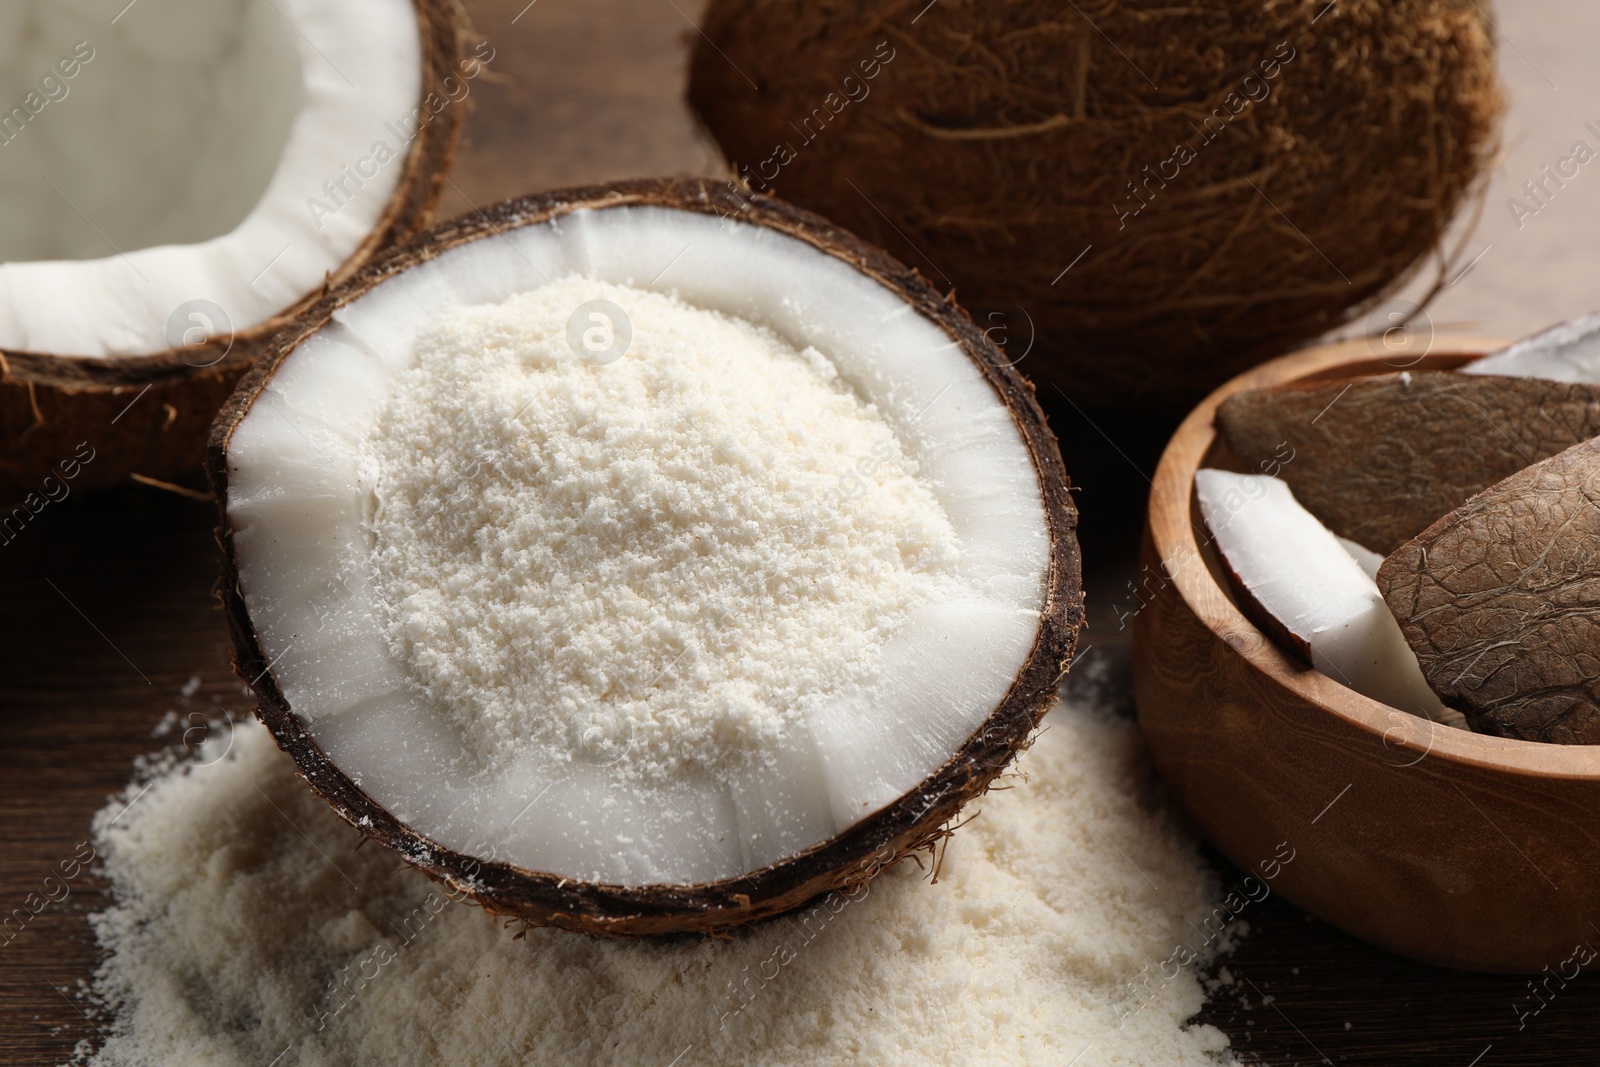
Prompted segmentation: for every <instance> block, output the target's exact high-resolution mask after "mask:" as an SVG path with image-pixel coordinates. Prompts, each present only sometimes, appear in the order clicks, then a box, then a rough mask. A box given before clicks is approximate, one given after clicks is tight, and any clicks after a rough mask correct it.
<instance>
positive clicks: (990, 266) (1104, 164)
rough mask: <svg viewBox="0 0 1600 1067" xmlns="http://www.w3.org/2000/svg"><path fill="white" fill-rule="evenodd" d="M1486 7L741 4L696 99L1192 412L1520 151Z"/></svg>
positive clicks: (942, 274)
mask: <svg viewBox="0 0 1600 1067" xmlns="http://www.w3.org/2000/svg"><path fill="white" fill-rule="evenodd" d="M1480 4H1481V5H1482V6H1486V5H1487V0H1480V3H1473V2H1472V0H1335V2H1333V3H1329V2H1328V0H1280V2H1273V0H1266V2H1262V0H1250V2H1247V0H1224V2H1218V3H1214V4H1209V5H1205V6H1204V7H1201V6H1199V5H1192V6H1191V5H1175V4H1171V3H1170V2H1169V0H1140V2H1122V0H1077V2H1076V3H1066V2H1061V0H1010V2H996V0H936V2H935V3H933V4H929V2H928V0H806V2H804V3H800V2H796V0H781V2H775V0H713V2H712V4H711V6H710V9H709V10H708V12H707V14H706V16H705V18H704V21H703V23H702V29H703V31H704V36H703V37H702V38H700V39H699V43H698V44H697V46H696V48H695V52H694V56H693V60H692V65H691V75H690V88H689V95H690V100H691V102H692V103H693V105H694V107H695V108H696V110H697V111H698V113H699V114H700V116H701V117H702V119H703V121H704V122H705V124H706V126H707V127H708V128H709V130H710V131H711V132H712V134H713V135H714V136H715V137H716V138H717V140H718V141H719V143H720V144H721V145H722V147H723V149H724V150H725V151H726V153H727V155H728V156H729V158H730V161H731V162H732V163H733V165H734V167H735V169H736V170H737V171H738V173H739V174H740V176H741V177H742V178H743V179H744V180H745V181H746V182H748V183H749V184H750V185H751V186H753V187H754V188H756V189H758V190H761V191H771V192H775V193H777V195H780V196H782V197H785V198H787V199H790V200H793V201H796V202H797V203H799V204H801V205H803V206H805V207H808V208H810V209H812V210H814V211H817V212H819V213H821V214H823V215H826V216H828V217H829V218H831V219H833V220H834V221H836V222H838V223H840V224H842V225H844V226H846V227H848V228H850V229H852V230H854V231H856V232H857V233H858V234H861V235H862V236H864V237H866V238H868V239H869V240H872V241H875V242H877V243H879V244H881V245H883V246H884V247H886V248H888V249H889V250H890V251H891V252H892V253H894V254H895V255H896V256H898V257H899V258H901V259H902V260H904V261H905V262H906V263H908V264H910V265H912V266H914V267H916V268H917V269H918V270H920V271H921V272H922V273H923V274H924V275H926V276H927V277H928V278H929V279H930V280H931V281H932V282H933V283H934V284H935V285H936V286H940V287H942V288H945V289H947V290H949V289H953V290H954V291H955V293H956V297H957V299H959V300H960V301H961V302H962V303H963V304H964V305H966V306H967V307H969V308H971V309H972V311H973V314H974V317H975V319H977V321H978V322H979V324H980V325H982V326H985V327H986V328H988V329H990V330H991V336H992V337H993V338H994V339H995V340H997V341H1003V342H1004V343H1005V344H1006V346H1007V350H1008V353H1014V358H1017V359H1019V363H1018V366H1019V369H1021V370H1023V371H1024V372H1025V373H1026V374H1028V375H1030V376H1031V377H1033V378H1034V379H1035V381H1036V382H1038V383H1039V384H1040V386H1041V388H1044V387H1046V386H1048V385H1056V386H1059V387H1060V388H1061V389H1062V390H1063V391H1064V392H1066V393H1067V394H1068V396H1070V397H1071V398H1072V399H1073V401H1074V402H1076V403H1079V404H1084V405H1093V406H1101V407H1106V406H1113V407H1134V406H1148V405H1155V406H1158V407H1165V408H1181V407H1184V406H1187V405H1189V404H1191V403H1193V402H1194V401H1195V400H1196V399H1197V398H1198V397H1199V396H1200V395H1202V394H1203V393H1204V392H1205V391H1207V390H1208V389H1209V388H1211V387H1212V386H1214V385H1216V384H1217V383H1218V382H1220V381H1222V380H1224V379H1226V378H1228V377H1230V376H1231V375H1233V374H1235V373H1237V372H1238V371H1240V370H1242V369H1244V368H1245V367H1247V366H1250V365H1252V364H1254V363H1256V362H1259V361H1260V360H1262V359H1264V358H1267V357H1270V356H1273V355H1276V354H1280V353H1282V352H1283V351H1285V350H1287V349H1289V348H1291V347H1293V346H1295V345H1296V344H1298V343H1300V342H1303V341H1306V340H1308V339H1310V338H1312V337H1315V336H1317V335H1318V334H1321V333H1323V332H1325V331H1326V330H1328V329H1330V328H1332V327H1334V326H1337V325H1339V324H1340V323H1341V322H1343V321H1345V320H1346V319H1347V318H1349V317H1350V316H1352V315H1353V314H1355V313H1357V312H1359V311H1360V310H1361V309H1363V308H1364V307H1367V306H1370V305H1371V304H1373V303H1375V302H1377V301H1378V300H1380V299H1381V298H1382V297H1383V296H1384V295H1385V294H1386V293H1387V292H1389V291H1390V290H1391V289H1393V288H1394V287H1395V286H1396V285H1397V284H1398V283H1400V282H1401V281H1403V280H1404V279H1405V278H1406V277H1407V276H1408V275H1409V274H1410V273H1411V272H1413V271H1414V270H1416V269H1417V268H1418V267H1420V266H1421V265H1422V264H1423V263H1425V262H1426V261H1427V259H1428V254H1429V252H1430V251H1433V250H1436V249H1439V247H1440V244H1441V239H1442V237H1443V235H1444V232H1445V230H1446V227H1447V226H1448V224H1449V222H1450V220H1451V218H1452V216H1453V215H1454V214H1455V213H1456V211H1457V209H1458V208H1460V207H1461V206H1462V204H1463V203H1464V202H1467V201H1468V200H1469V198H1470V197H1471V196H1472V195H1473V194H1474V193H1475V192H1476V191H1477V190H1478V189H1480V188H1481V182H1480V178H1481V176H1482V175H1483V174H1484V172H1485V170H1486V165H1487V164H1488V163H1489V161H1490V160H1491V159H1492V157H1493V155H1494V153H1495V151H1496V147H1497V130H1498V120H1499V116H1500V114H1501V111H1502V108H1503V105H1502V98H1501V91H1500V87H1499V82H1498V80H1497V77H1496V74H1495V69H1494V51H1495V50H1494V46H1493V42H1492V40H1491V36H1490V30H1489V27H1488V26H1487V24H1486V15H1485V14H1484V12H1483V10H1482V7H1481V6H1480ZM885 55H892V58H890V59H888V60H887V61H884V62H880V63H879V65H878V67H877V68H876V71H875V74H874V76H873V77H871V78H870V79H869V78H867V77H865V73H866V71H868V70H872V69H873V68H872V67H871V66H870V63H869V61H872V60H874V59H880V60H881V59H882V57H883V56H885ZM1274 62H1275V63H1276V66H1275V67H1274V66H1273V65H1272V64H1273V63H1274ZM864 63H868V64H869V65H867V66H865V67H864V66H863V64H864ZM1268 71H1270V72H1271V73H1270V74H1269V73H1267V72H1268ZM847 78H848V79H850V80H849V81H846V79H847ZM1247 78H1248V79H1249V80H1248V81H1247ZM830 94H833V95H832V96H830ZM1230 94H1231V95H1230ZM1180 145H1184V146H1188V148H1189V158H1187V159H1185V158H1184V157H1183V155H1182V153H1181V152H1180V151H1179V146H1180ZM1080 257H1081V258H1080ZM1441 259H1442V256H1441ZM1069 265H1070V269H1068V267H1069ZM1063 272H1064V273H1063ZM1048 391H1049V390H1048V389H1046V392H1048Z"/></svg>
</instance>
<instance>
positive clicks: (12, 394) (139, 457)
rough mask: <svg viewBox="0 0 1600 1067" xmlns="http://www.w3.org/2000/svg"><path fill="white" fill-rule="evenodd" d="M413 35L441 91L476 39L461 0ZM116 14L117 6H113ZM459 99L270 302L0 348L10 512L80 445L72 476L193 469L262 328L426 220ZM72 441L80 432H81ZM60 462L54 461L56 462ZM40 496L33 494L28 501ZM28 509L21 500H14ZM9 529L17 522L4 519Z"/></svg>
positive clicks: (289, 317) (2, 467)
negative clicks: (283, 297)
mask: <svg viewBox="0 0 1600 1067" xmlns="http://www.w3.org/2000/svg"><path fill="white" fill-rule="evenodd" d="M412 4H413V6H414V8H415V10H416V15H417V22H418V29H419V34H420V41H421V46H422V71H421V73H422V92H421V96H420V99H421V100H423V101H426V100H427V99H428V98H429V97H430V95H433V96H436V97H437V96H439V95H448V90H447V88H446V82H447V80H449V79H451V77H452V75H457V76H458V75H459V69H458V68H459V65H460V64H461V62H462V61H463V59H464V58H465V57H466V54H467V48H468V45H469V43H470V42H471V41H474V40H476V39H477V35H476V33H475V32H474V31H473V29H472V26H471V23H470V22H469V21H468V19H467V15H466V12H465V10H464V9H463V7H462V6H461V3H460V0H412ZM119 17H120V16H119ZM461 124H462V109H461V108H444V109H442V110H439V111H436V112H435V113H434V116H433V118H432V120H431V121H430V122H427V123H425V124H423V125H422V126H421V128H420V129H419V130H418V131H417V133H416V136H415V138H414V139H413V140H412V142H411V146H410V149H409V150H408V151H407V153H406V155H405V163H404V165H403V166H404V169H403V171H402V172H401V175H400V180H399V183H398V185H397V187H396V189H395V191H394V193H393V194H392V195H391V197H390V199H389V202H388V204H387V206H386V207H385V210H384V212H383V214H382V215H381V216H380V217H379V219H378V221H377V222H376V224H375V225H374V226H373V227H372V229H371V230H370V232H368V234H367V236H366V238H365V239H364V240H363V241H362V242H361V244H360V245H359V246H358V247H357V248H356V249H355V251H353V252H352V253H351V254H350V255H349V256H348V257H346V259H345V261H344V263H343V264H342V265H341V266H340V268H339V269H338V270H337V271H335V272H333V273H332V274H331V275H329V276H328V277H327V278H326V279H324V283H323V285H322V287H321V288H318V289H313V290H312V291H310V292H308V293H306V294H304V295H303V296H302V297H301V298H300V299H299V300H297V301H296V302H294V303H293V304H291V305H290V306H288V307H285V308H283V309H282V310H281V311H279V312H278V313H277V314H275V315H273V316H272V317H270V318H268V319H266V320H265V321H262V322H259V323H256V324H255V325H252V326H250V327H248V328H244V329H240V330H238V331H236V332H230V333H226V334H219V335H216V336H212V337H209V338H206V339H205V340H203V341H201V342H198V343H196V344H193V345H190V346H188V347H184V348H170V349H168V350H166V351H163V352H152V353H149V354H145V355H138V356H121V357H109V358H84V357H80V356H67V355H58V354H54V353H50V352H27V351H18V350H15V349H12V350H0V490H11V491H12V492H14V493H21V492H26V493H27V494H28V495H27V496H26V497H25V498H24V499H23V500H22V501H21V502H20V503H16V504H15V505H14V508H13V509H12V510H11V511H10V512H9V513H8V514H9V516H10V517H11V518H12V520H13V522H15V521H17V520H20V521H21V522H23V523H26V522H27V521H28V520H27V515H28V512H29V511H33V510H37V507H36V506H35V503H34V502H35V501H42V500H43V499H44V497H43V495H42V493H44V492H45V491H47V490H48V488H49V485H48V484H46V485H45V486H44V488H43V489H41V483H42V482H43V481H44V480H45V479H51V478H52V477H54V478H55V479H56V480H59V477H60V473H61V472H62V471H66V470H68V469H69V468H68V466H67V463H68V462H70V460H71V459H72V457H74V456H77V457H78V458H80V459H81V458H82V457H83V456H84V454H85V452H84V448H85V447H87V448H88V451H89V453H90V454H91V455H92V456H93V461H92V462H88V463H83V464H78V463H72V464H71V469H72V470H73V472H74V473H71V474H67V475H66V476H67V477H69V478H76V479H77V480H76V481H75V482H74V486H75V487H77V488H103V487H107V486H113V485H118V484H122V483H125V482H126V481H127V480H128V479H129V478H130V477H131V478H133V479H134V480H141V479H142V480H144V481H147V482H148V481H151V480H156V481H171V480H175V479H181V478H183V477H185V476H186V475H194V474H198V473H199V472H200V470H201V467H202V460H203V458H204V455H205V445H206V436H207V433H208V432H209V430H210V427H211V422H212V419H213V418H214V417H215V416H216V413H217V409H218V408H220V407H221V406H222V403H223V401H224V400H226V399H227V398H228V395H229V394H230V393H232V392H233V389H234V386H235V385H237V384H238V382H239V379H240V378H241V377H242V376H243V375H244V373H245V371H247V370H249V369H250V367H251V366H252V365H253V364H254V363H255V362H256V360H258V359H259V358H261V356H262V355H263V353H265V352H266V351H268V350H269V347H270V345H269V342H270V341H271V339H272V336H273V335H274V334H275V333H276V332H277V331H278V330H279V329H281V328H282V327H283V326H284V325H285V324H286V323H289V322H291V321H293V320H294V319H295V318H296V317H298V316H299V315H300V314H302V313H303V312H304V311H305V310H306V309H307V308H309V307H311V306H312V305H314V304H315V303H316V302H317V301H318V300H319V299H320V298H321V297H322V295H323V293H324V292H326V290H327V288H328V287H329V286H331V285H335V284H337V283H339V282H342V281H343V280H345V279H346V278H349V277H351V276H352V275H354V274H356V273H357V272H358V271H359V270H360V269H361V268H362V267H364V266H366V264H367V263H368V262H370V261H371V260H372V259H373V257H374V256H376V255H377V254H378V253H380V252H383V251H384V250H386V249H388V248H389V247H391V246H392V245H395V244H398V243H399V242H400V241H402V240H404V239H405V238H407V237H409V236H411V235H412V234H413V233H415V232H416V231H418V230H420V229H422V228H424V227H426V226H427V225H429V224H430V223H431V222H432V221H433V209H434V206H435V205H436V204H437V203H438V200H439V195H440V192H441V190H442V188H443V183H444V174H445V172H446V171H447V170H448V169H449V167H450V164H451V163H452V162H453V160H454V158H455V153H456V146H457V144H458V142H459V141H460V136H461ZM80 442H82V444H80ZM58 468H59V470H58ZM38 506H42V504H40V505H38ZM24 509H27V510H24ZM6 531H7V532H9V533H14V532H15V526H14V525H13V526H11V527H6Z"/></svg>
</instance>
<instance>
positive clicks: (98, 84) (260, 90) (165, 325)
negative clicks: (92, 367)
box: [0, 0, 422, 357]
mask: <svg viewBox="0 0 1600 1067" xmlns="http://www.w3.org/2000/svg"><path fill="white" fill-rule="evenodd" d="M421 55H422V50H421V40H420V31H419V27H418V22H417V16H416V12H415V10H414V8H413V6H412V3H411V0H339V2H338V3H328V2H327V0H136V2H135V3H131V4H130V3H128V0H9V2H7V3H6V4H4V5H3V6H0V204H3V205H4V206H5V210H0V259H3V260H4V262H3V265H0V348H5V349H14V350H24V351H34V352H45V353H52V354H56V355H70V356H85V357H105V356H129V355H143V354H148V353H154V352H160V351H164V350H167V349H169V348H173V347H176V346H177V345H178V344H181V343H185V342H186V341H187V342H192V341H193V340H194V337H193V335H192V334H190V335H189V336H187V337H185V334H186V333H187V332H188V331H190V330H192V329H196V328H198V329H200V330H203V331H205V332H206V333H213V334H216V333H224V332H226V331H239V330H243V329H246V328H248V327H250V326H253V325H256V324H257V323H260V322H262V321H264V320H266V319H268V318H270V317H271V316H273V315H274V314H276V313H278V312H280V311H282V310H284V309H285V308H287V307H289V306H291V305H292V304H294V303H295V302H296V301H298V300H299V299H300V298H301V297H302V296H304V294H306V293H307V292H309V291H311V290H312V289H314V288H316V287H317V286H320V285H321V284H322V281H323V278H324V277H325V275H326V274H327V273H329V272H332V271H335V270H337V268H338V267H339V265H340V264H341V263H343V262H344V261H345V259H346V258H348V257H349V256H350V254H351V253H352V252H354V251H355V250H356V248H357V247H358V246H359V245H360V243H361V242H362V240H363V239H364V238H365V237H366V236H367V235H368V233H369V232H370V231H371V229H372V228H373V226H374V224H375V223H376V222H377V220H378V219H379V217H380V216H381V215H382V213H383V211H384V208H385V206H386V204H387V203H388V201H389V199H390V197H391V195H392V194H393V193H394V191H395V189H396V187H397V185H398V183H399V180H400V177H401V172H402V170H403V169H404V155H405V146H404V144H403V143H402V138H403V137H405V136H408V135H409V133H410V132H411V131H409V130H407V128H406V127H407V125H408V123H409V124H411V126H412V129H413V130H414V128H415V127H414V123H412V119H413V117H414V116H413V112H414V109H415V108H416V106H417V102H418V99H419V97H420V95H421V86H422V70H421ZM396 131H401V132H400V133H399V134H398V135H397V133H396ZM379 142H387V145H388V152H384V151H377V152H376V155H375V154H374V153H375V150H376V148H377V145H378V143H379ZM390 153H392V154H393V156H394V158H387V159H386V161H385V162H383V163H381V164H380V163H379V162H378V159H379V158H386V157H387V156H388V155H389V154H390ZM358 170H360V171H361V172H362V173H357V171H358ZM325 183H327V184H326V185H325ZM314 203H320V204H322V205H323V206H324V207H325V208H327V209H328V210H323V209H322V208H318V209H316V210H313V206H312V205H313V204H314ZM197 301H204V302H206V304H205V305H196V304H195V303H194V302H197ZM186 306H188V307H189V308H190V309H192V310H194V309H197V310H198V313H199V317H198V318H192V319H191V318H190V317H189V315H188V314H187V313H186V311H183V310H180V309H184V308H185V307H186ZM214 309H220V314H219V313H218V312H217V311H216V310H214ZM175 313H176V314H177V319H176V320H174V319H173V316H174V314H175ZM174 321H175V322H176V323H177V326H176V327H173V326H171V325H169V324H170V323H172V322H174ZM174 333H176V335H177V337H178V338H179V340H177V341H175V340H174V337H173V334H174Z"/></svg>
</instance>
